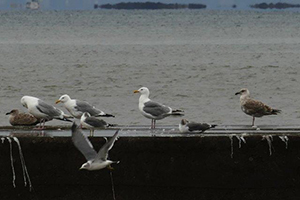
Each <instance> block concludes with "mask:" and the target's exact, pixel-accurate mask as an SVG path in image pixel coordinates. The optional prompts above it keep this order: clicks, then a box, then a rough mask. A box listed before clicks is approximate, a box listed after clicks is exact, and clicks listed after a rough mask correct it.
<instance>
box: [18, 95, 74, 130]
mask: <svg viewBox="0 0 300 200" xmlns="http://www.w3.org/2000/svg"><path fill="white" fill-rule="evenodd" d="M21 104H22V105H23V106H24V107H25V108H27V109H28V112H29V113H30V114H32V115H33V116H34V117H36V118H37V119H38V120H40V123H41V124H42V123H43V126H40V127H39V128H40V129H43V128H44V127H45V122H46V121H49V120H52V119H58V120H63V121H69V122H72V121H71V120H69V119H67V118H69V117H70V116H67V115H65V113H64V112H63V111H62V110H60V109H58V108H55V107H54V106H52V105H49V104H47V103H45V102H44V101H42V100H41V99H39V98H36V97H32V96H23V97H22V98H21Z"/></svg>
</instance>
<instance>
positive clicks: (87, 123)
mask: <svg viewBox="0 0 300 200" xmlns="http://www.w3.org/2000/svg"><path fill="white" fill-rule="evenodd" d="M80 124H81V125H82V126H83V127H85V128H88V129H90V136H94V130H95V128H103V129H105V128H107V127H109V126H112V125H111V124H108V123H106V122H105V121H104V120H102V119H98V118H96V117H93V116H91V115H90V113H88V112H84V113H83V114H82V116H81V118H80Z"/></svg>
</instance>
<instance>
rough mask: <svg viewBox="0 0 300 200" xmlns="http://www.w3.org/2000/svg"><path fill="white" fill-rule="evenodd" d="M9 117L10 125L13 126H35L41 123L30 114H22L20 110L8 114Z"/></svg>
mask: <svg viewBox="0 0 300 200" xmlns="http://www.w3.org/2000/svg"><path fill="white" fill-rule="evenodd" d="M6 115H9V119H8V120H9V123H10V124H11V125H13V126H33V125H36V124H38V123H40V121H39V120H38V119H37V118H35V117H34V116H33V115H31V114H29V113H20V111H19V110H18V109H13V110H11V111H10V112H8V113H6Z"/></svg>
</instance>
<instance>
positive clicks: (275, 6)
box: [250, 3, 300, 9]
mask: <svg viewBox="0 0 300 200" xmlns="http://www.w3.org/2000/svg"><path fill="white" fill-rule="evenodd" d="M250 7H251V8H258V9H286V8H300V4H290V3H275V4H274V3H269V4H268V3H259V4H254V5H251V6H250Z"/></svg>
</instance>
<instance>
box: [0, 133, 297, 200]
mask: <svg viewBox="0 0 300 200" xmlns="http://www.w3.org/2000/svg"><path fill="white" fill-rule="evenodd" d="M109 131H110V132H112V133H113V130H109ZM147 131H148V130H147ZM166 131H169V130H166ZM294 131H295V130H294ZM110 132H109V134H110ZM158 132H159V131H158ZM158 132H157V135H158ZM87 133H88V132H87ZM99 133H101V131H98V134H99ZM241 133H242V132H241ZM174 134H175V133H174ZM157 135H154V136H144V137H141V136H137V137H130V136H126V135H122V134H121V137H120V138H119V140H118V141H117V142H116V143H115V145H114V147H113V149H112V150H111V152H110V159H112V160H119V161H120V163H119V164H115V165H113V167H114V168H115V170H114V171H113V172H112V177H113V182H114V190H115V195H116V199H149V200H150V199H268V198H272V199H285V200H286V199H297V197H298V196H299V193H300V192H299V190H298V188H299V187H300V156H299V155H300V145H299V144H300V138H299V133H298V134H297V133H292V134H289V135H288V137H287V138H288V140H287V141H286V142H287V143H286V142H284V141H283V140H282V136H284V135H273V136H272V137H271V136H270V135H263V134H256V135H254V134H252V135H243V136H242V135H238V134H233V135H232V134H231V135H230V134H229V135H224V136H221V135H212V136H209V135H208V134H206V135H198V136H197V135H192V136H191V137H188V136H185V137H183V136H179V137H175V136H174V135H173V134H171V135H168V134H164V133H161V135H163V136H162V137H159V136H157ZM239 136H240V137H239ZM279 136H280V137H281V138H280V137H279ZM241 137H242V138H243V139H244V140H245V141H246V143H244V142H243V140H241ZM18 138H19V140H20V143H21V146H22V150H23V155H24V158H25V162H26V166H27V169H28V173H29V176H30V179H31V183H32V186H33V191H29V186H28V184H27V186H24V180H23V172H22V165H21V160H20V156H19V151H18V146H17V143H16V142H12V157H13V164H14V169H15V173H16V181H15V184H16V187H15V188H14V187H13V184H12V180H13V176H12V167H11V161H10V146H9V142H8V141H7V139H5V140H4V143H0V163H1V168H0V170H1V172H0V173H1V179H0V185H1V194H0V197H1V199H113V191H112V185H111V176H110V171H109V170H107V169H104V170H100V171H92V172H90V171H81V170H78V169H79V167H80V166H81V165H82V164H83V163H84V162H85V159H84V157H83V155H81V153H80V152H79V151H78V150H77V149H76V148H75V147H74V145H73V144H72V141H71V138H70V137H68V136H64V137H47V136H41V135H33V136H25V137H18ZM90 140H91V142H92V143H93V145H94V147H95V149H96V150H98V149H99V148H100V147H101V146H102V145H103V144H104V139H103V138H102V137H94V138H90ZM268 141H270V143H268Z"/></svg>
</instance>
